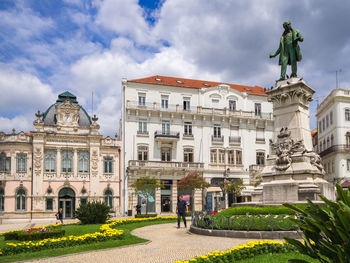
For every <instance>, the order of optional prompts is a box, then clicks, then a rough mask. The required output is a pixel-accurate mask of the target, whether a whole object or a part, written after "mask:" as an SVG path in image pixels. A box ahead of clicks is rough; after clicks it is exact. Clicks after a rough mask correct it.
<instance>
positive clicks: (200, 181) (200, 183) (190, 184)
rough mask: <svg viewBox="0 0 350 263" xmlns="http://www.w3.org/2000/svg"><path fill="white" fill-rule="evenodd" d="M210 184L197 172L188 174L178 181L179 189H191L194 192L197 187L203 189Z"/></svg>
mask: <svg viewBox="0 0 350 263" xmlns="http://www.w3.org/2000/svg"><path fill="white" fill-rule="evenodd" d="M209 186H210V184H209V183H207V182H206V181H205V180H204V178H203V177H202V176H200V175H199V174H197V173H191V174H188V175H186V176H185V177H183V178H182V179H181V180H180V181H179V182H178V183H177V187H178V189H184V190H191V191H192V192H193V191H194V190H196V189H200V190H203V189H205V188H208V187H209ZM192 207H193V206H192Z"/></svg>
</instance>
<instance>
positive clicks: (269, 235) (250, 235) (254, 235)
mask: <svg viewBox="0 0 350 263" xmlns="http://www.w3.org/2000/svg"><path fill="white" fill-rule="evenodd" d="M189 231H190V232H191V233H193V234H198V235H205V236H217V237H231V238H247V239H283V238H284V237H289V238H294V239H301V235H302V232H301V231H242V230H218V229H205V228H199V227H195V226H192V225H191V227H190V230H189Z"/></svg>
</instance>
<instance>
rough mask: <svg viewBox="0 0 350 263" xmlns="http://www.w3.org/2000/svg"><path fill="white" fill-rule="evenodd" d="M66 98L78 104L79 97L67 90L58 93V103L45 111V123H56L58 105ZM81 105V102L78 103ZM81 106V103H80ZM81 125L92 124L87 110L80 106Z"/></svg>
mask: <svg viewBox="0 0 350 263" xmlns="http://www.w3.org/2000/svg"><path fill="white" fill-rule="evenodd" d="M66 99H69V100H70V101H71V102H72V103H75V104H78V101H77V97H76V96H75V95H73V94H72V93H70V92H68V91H66V92H63V93H61V94H60V95H58V99H57V100H56V103H54V104H52V105H51V106H50V107H49V108H48V109H47V110H46V111H45V113H44V116H43V121H44V124H45V125H56V122H57V120H56V107H55V106H56V105H58V104H61V103H62V102H64V101H65V100H66ZM78 105H79V104H78ZM79 106H80V105H79ZM78 123H79V126H80V127H89V126H90V125H91V123H92V122H91V118H90V116H89V114H87V112H86V110H85V109H84V108H83V107H82V106H80V110H79V122H78Z"/></svg>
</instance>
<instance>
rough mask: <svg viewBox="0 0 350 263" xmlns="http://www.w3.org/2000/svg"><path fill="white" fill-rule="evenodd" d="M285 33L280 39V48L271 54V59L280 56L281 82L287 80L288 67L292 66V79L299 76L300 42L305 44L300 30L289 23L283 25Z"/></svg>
mask: <svg viewBox="0 0 350 263" xmlns="http://www.w3.org/2000/svg"><path fill="white" fill-rule="evenodd" d="M283 27H284V32H283V34H282V36H281V39H280V46H279V48H278V49H277V51H276V52H275V53H270V58H273V57H276V56H277V55H278V54H280V59H279V63H278V64H279V65H281V77H280V80H284V79H285V78H286V72H287V65H291V66H292V74H291V77H296V76H297V61H300V60H301V59H302V55H301V52H300V47H299V45H298V41H300V42H303V41H304V38H303V37H302V35H301V34H300V32H299V30H296V29H293V28H292V26H291V23H290V22H289V21H287V22H284V23H283Z"/></svg>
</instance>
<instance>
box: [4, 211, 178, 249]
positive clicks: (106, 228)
mask: <svg viewBox="0 0 350 263" xmlns="http://www.w3.org/2000/svg"><path fill="white" fill-rule="evenodd" d="M175 218H177V217H175V216H168V217H150V218H132V219H115V220H108V221H107V223H106V224H103V225H102V226H101V227H100V232H95V233H89V234H84V235H81V236H67V237H61V238H47V239H43V240H40V241H24V242H20V243H6V245H5V247H4V248H3V249H2V251H1V250H0V255H11V254H18V253H23V252H32V251H38V250H41V249H45V248H56V247H67V246H73V245H80V244H86V243H91V242H96V241H105V240H110V239H117V238H120V237H122V235H123V234H124V231H123V230H118V229H114V228H113V227H114V226H117V225H122V224H130V223H136V222H142V221H155V220H164V221H166V220H171V219H175ZM73 224H77V223H73ZM61 225H62V224H61ZM61 225H60V224H59V225H56V224H55V225H48V226H45V227H53V226H61ZM66 225H67V224H66ZM8 232H11V231H8ZM2 234H4V233H2Z"/></svg>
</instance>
